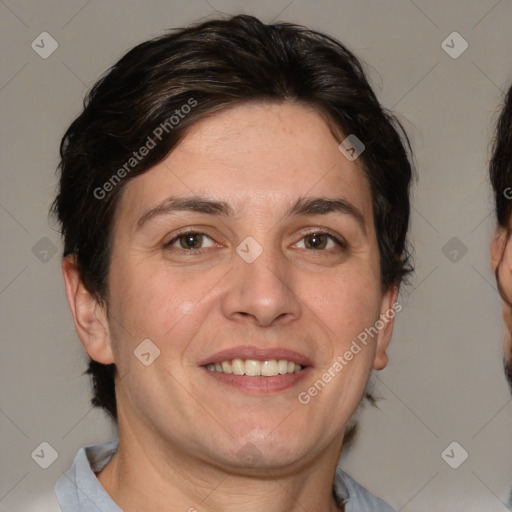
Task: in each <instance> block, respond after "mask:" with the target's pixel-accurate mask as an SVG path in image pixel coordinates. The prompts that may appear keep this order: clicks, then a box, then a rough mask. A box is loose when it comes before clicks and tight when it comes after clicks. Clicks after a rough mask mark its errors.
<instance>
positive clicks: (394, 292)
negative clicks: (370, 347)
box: [373, 284, 402, 370]
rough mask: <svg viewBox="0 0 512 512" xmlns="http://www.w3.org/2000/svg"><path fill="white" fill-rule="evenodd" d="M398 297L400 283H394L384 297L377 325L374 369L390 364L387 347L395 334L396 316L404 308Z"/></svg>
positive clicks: (380, 368)
mask: <svg viewBox="0 0 512 512" xmlns="http://www.w3.org/2000/svg"><path fill="white" fill-rule="evenodd" d="M397 299H398V285H396V284H393V285H391V286H390V288H389V289H388V291H387V292H386V293H385V294H384V296H383V297H382V307H381V312H380V319H379V320H378V321H377V325H376V326H377V327H378V328H379V334H378V335H377V349H376V353H375V359H374V361H373V369H374V370H382V369H383V368H385V367H386V366H387V364H388V355H387V349H388V345H389V342H390V341H391V336H392V335H393V327H394V323H395V316H396V314H397V313H398V312H400V311H401V310H402V305H401V304H399V303H398V302H397Z"/></svg>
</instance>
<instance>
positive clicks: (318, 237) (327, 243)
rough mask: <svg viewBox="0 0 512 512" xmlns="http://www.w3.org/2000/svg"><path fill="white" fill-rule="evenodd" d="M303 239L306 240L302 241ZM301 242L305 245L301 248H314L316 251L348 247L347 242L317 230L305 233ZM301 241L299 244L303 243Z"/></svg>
mask: <svg viewBox="0 0 512 512" xmlns="http://www.w3.org/2000/svg"><path fill="white" fill-rule="evenodd" d="M302 240H303V241H304V242H302ZM302 240H301V242H302V243H303V247H300V248H301V249H313V250H315V251H318V250H320V251H323V250H326V249H334V248H336V247H338V248H346V244H345V243H344V242H341V241H340V240H338V239H337V238H336V237H335V236H333V235H330V234H328V233H324V232H321V231H315V232H312V233H309V234H307V235H305V236H304V237H303V238H302ZM301 242H299V244H300V243H301Z"/></svg>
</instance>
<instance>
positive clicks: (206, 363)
mask: <svg viewBox="0 0 512 512" xmlns="http://www.w3.org/2000/svg"><path fill="white" fill-rule="evenodd" d="M199 366H200V367H201V368H203V369H204V370H205V371H206V373H207V375H208V376H209V377H210V378H213V379H215V380H216V381H217V382H219V383H221V384H222V385H226V386H231V387H236V388H237V389H238V390H240V391H244V392H246V393H249V394H255V395H262V394H269V393H276V392H279V391H283V390H286V389H288V388H291V387H293V386H295V385H296V384H297V383H298V382H299V381H301V380H303V378H304V377H305V376H306V375H307V374H309V373H310V370H311V369H312V367H313V365H312V362H311V361H310V360H309V359H308V358H307V357H306V356H304V355H302V354H299V353H297V352H294V351H291V350H287V349H262V348H258V347H237V348H234V349H228V350H223V351H221V352H218V353H217V354H215V355H213V356H211V357H209V358H208V359H206V360H203V361H201V362H200V363H199Z"/></svg>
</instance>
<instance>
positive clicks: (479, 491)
mask: <svg viewBox="0 0 512 512" xmlns="http://www.w3.org/2000/svg"><path fill="white" fill-rule="evenodd" d="M216 10H218V11H222V12H224V13H241V12H247V13H251V14H255V15H257V16H259V17H261V18H262V19H263V20H265V21H268V22H270V21H272V20H276V19H278V20H282V21H292V22H298V23H301V24H305V25H308V26H309V27H311V28H314V29H318V30H321V31H325V32H327V33H329V34H331V35H333V36H335V37H337V38H339V39H340V40H341V41H342V42H343V43H345V44H346V45H347V46H348V47H349V48H351V49H352V50H353V51H354V52H355V53H356V55H357V56H358V57H360V58H361V59H362V60H363V61H365V62H366V64H367V69H368V73H369V76H370V78H371V80H372V84H373V86H374V88H375V90H376V93H377V95H378V97H379V99H380V100H381V102H382V103H383V104H384V105H385V106H387V107H389V108H392V109H394V110H396V111H397V112H398V113H399V115H400V118H401V120H402V122H403V123H404V125H405V128H406V130H407V131H408V133H409V134H410V136H411V139H412V142H413V147H414V151H415V154H416V160H417V166H418V174H419V181H418V183H417V185H416V186H415V189H414V212H413V219H412V232H411V241H412V243H413V244H414V246H415V252H416V268H417V273H416V276H415V278H414V281H413V283H412V285H411V286H410V288H409V289H408V290H407V291H406V293H405V294H404V295H403V297H402V301H403V303H404V309H403V311H402V312H401V313H400V314H399V315H398V318H397V323H396V330H395V336H394V338H393V341H392V344H391V348H390V354H389V356H390V363H389V366H388V367H387V368H386V369H385V370H384V371H382V372H380V373H379V375H378V378H377V382H376V391H377V394H378V395H379V396H380V397H381V398H382V399H381V400H380V401H379V408H378V409H377V408H371V407H366V408H364V410H363V411H362V414H361V434H360V436H359V438H358V440H357V442H356V444H355V445H354V447H353V448H352V450H351V451H350V452H349V453H348V454H346V455H344V456H343V457H342V460H341V464H342V466H343V468H344V469H345V470H346V471H347V472H349V473H350V474H351V475H352V476H353V477H354V478H356V480H358V481H359V482H360V483H362V484H363V485H365V486H366V487H368V488H369V489H370V490H371V491H372V492H374V493H375V494H377V495H379V496H381V497H382V498H384V499H385V500H386V501H388V502H389V503H390V504H391V505H392V506H393V507H394V508H396V510H397V511H403V512H411V511H422V512H426V511H431V510H432V511H434V510H435V511H441V510H449V511H462V510H464V511H484V510H485V511H504V510H507V508H506V506H505V504H504V502H506V500H507V497H508V494H509V491H510V488H511V486H512V438H511V437H512V436H510V432H511V430H512V405H511V403H510V402H511V397H510V393H509V389H508V387H507V384H506V382H505V379H504V377H503V372H502V363H501V343H502V336H503V330H502V326H501V317H500V303H499V298H498V295H497V292H496V287H495V285H494V280H493V276H492V274H491V272H490V268H489V258H488V246H489V240H490V237H491V234H492V230H493V223H494V217H493V214H492V207H491V197H490V193H489V187H488V180H487V176H486V166H487V162H488V158H489V141H490V138H491V135H492V131H493V124H494V122H495V120H496V112H497V110H498V108H499V105H500V101H501V98H502V94H503V91H504V89H505V87H506V86H507V85H508V84H509V83H511V82H512V51H511V50H512V30H511V28H510V27H511V22H512V2H511V1H510V0H501V1H496V0H479V1H476V0H474V1H472V2H468V1H450V2H446V1H441V0H436V1H430V2H427V1H422V0H415V1H414V2H413V1H412V0H394V1H388V2H382V1H377V0H375V1H362V2H355V1H354V2H343V1H334V0H322V1H315V2H308V1H305V0H292V1H290V0H281V1H277V0H273V1H270V0H264V1H260V2H248V1H234V0H189V1H187V3H186V4H184V3H178V2H175V1H163V0H161V1H153V2H142V1H124V2H121V1H120V0H110V1H109V2H99V1H98V0H90V1H86V0H85V1H84V0H76V1H66V2H64V1H56V0H54V1H46V2H36V1H35V0H1V1H0V16H1V18H0V20H1V21H0V38H1V52H0V58H1V62H0V65H1V66H0V69H1V78H0V109H1V119H2V127H1V130H2V132H1V141H2V166H1V171H0V172H1V173H2V187H1V190H0V229H1V234H2V235H1V236H2V245H1V247H2V249H1V251H2V266H1V271H0V307H1V326H2V332H1V339H2V344H1V350H2V356H1V365H2V372H1V383H0V433H1V437H0V439H1V444H0V461H1V469H0V509H1V510H3V511H15V510H16V511H17V510H24V511H27V510H29V505H28V503H29V502H30V501H31V498H33V497H34V496H35V495H37V494H42V495H43V494H44V493H45V492H52V488H53V485H54V483H55V481H56V480H57V478H58V477H59V476H60V474H61V473H62V471H64V470H66V469H67V468H68V467H69V466H70V464H71V462H72V460H73V457H74V455H75V453H76V451H77V450H78V448H79V447H81V446H84V445H86V444H94V443H98V442H102V441H106V440H108V439H111V438H113V437H115V431H114V430H113V428H112V427H111V425H110V424H109V423H108V421H107V420H106V418H105V417H104V416H103V415H102V413H101V412H98V411H96V410H93V409H92V408H91V406H90V404H89V399H90V391H89V382H88V378H87V377H86V376H84V375H82V373H83V371H84V370H85V368H86V365H85V361H86V358H85V356H84V351H83V349H82V347H81V344H80V342H79V340H78V337H77V336H76V334H75V332H74V328H73V324H72V320H71V315H70V313H69V311H68V306H67V303H66V301H65V296H64V289H63V280H62V277H61V273H60V261H59V260H60V258H59V256H60V250H61V245H60V239H59V234H58V232H57V231H56V229H55V226H54V225H52V223H51V222H49V221H48V219H47V210H48V206H49V204H50V202H51V200H52V197H53V194H54V190H55V184H56V178H55V167H56V165H57V162H58V151H57V150H58V144H59V142H60V138H61V136H62V135H63V132H64V130H65V128H66V127H67V126H68V124H69V123H70V122H71V121H72V119H73V118H74V117H75V116H76V115H77V114H78V113H79V112H80V109H81V101H82V98H83V96H84V94H85V92H86V90H87V89H88V88H89V87H90V86H91V85H92V84H93V83H94V81H95V80H96V79H97V78H98V76H99V75H100V74H101V73H103V72H104V71H105V70H106V69H107V68H108V67H109V66H110V65H112V64H113V63H114V62H115V61H117V60H118V58H119V57H120V56H121V54H122V53H124V52H125V51H126V50H127V49H129V48H130V47H132V46H133V45H135V44H137V43H139V42H142V41H143V40H146V39H148V38H149V37H151V36H154V35H157V34H160V33H161V32H162V30H164V29H167V28H172V27H179V26H183V25H187V24H189V23H191V22H193V21H197V20H199V19H201V18H207V17H209V16H212V15H214V14H215V11H216ZM454 31H456V32H458V33H459V34H460V35H461V36H462V37H463V38H464V40H465V41H467V43H468V45H469V46H468V48H467V50H466V51H465V52H464V53H462V54H461V55H460V56H459V57H458V58H452V56H450V55H449V54H448V53H447V52H446V51H445V50H444V49H443V47H442V46H441V44H442V42H443V41H444V40H445V39H446V38H447V37H448V36H449V35H450V34H451V33H452V32H454ZM42 32H48V33H49V34H51V36H52V37H53V38H54V39H55V40H56V41H57V43H58V49H57V50H56V51H55V52H54V53H53V54H52V55H51V56H49V57H48V58H47V59H43V58H41V57H40V56H39V54H38V53H36V51H34V50H33V49H32V48H31V43H32V41H34V40H36V42H37V41H40V38H39V39H37V38H38V36H39V34H41V33H42ZM445 44H448V45H449V46H453V48H452V49H451V51H452V53H453V52H454V51H458V50H460V49H461V48H462V46H461V45H460V41H457V40H456V39H453V37H452V38H451V39H450V38H449V39H448V41H447V43H445ZM45 48H49V46H48V41H47V44H46V45H45ZM453 237H455V240H451V239H452V238H453ZM41 239H42V240H41ZM450 240H451V241H450ZM446 244H448V245H446ZM57 248H58V252H56V253H55V254H54V252H55V251H56V250H57ZM465 248H466V249H467V253H465V254H464V251H465ZM454 251H455V252H454ZM43 441H46V442H48V443H49V444H50V445H51V446H52V447H53V448H54V449H55V450H56V451H57V453H58V458H57V459H56V460H55V462H54V463H53V464H52V465H51V466H50V467H49V468H48V469H42V468H41V467H39V465H38V464H36V462H35V461H34V460H33V458H32V457H31V453H32V452H33V451H34V450H35V449H36V448H37V447H38V446H39V445H40V443H41V442H43ZM453 441H456V442H457V443H459V445H460V446H461V447H463V449H464V450H466V451H467V452H468V454H469V456H468V458H467V460H466V461H465V462H464V463H463V464H462V465H460V467H458V469H452V468H451V467H450V466H449V465H448V464H447V463H446V462H445V460H443V458H442V456H441V454H442V452H443V450H445V448H446V447H448V445H450V443H452V442H453ZM448 453H449V455H450V460H451V462H452V464H454V463H456V462H460V456H461V455H460V454H461V453H463V452H462V451H461V449H460V448H459V447H456V448H455V449H454V451H453V452H452V451H450V450H449V451H448ZM37 510H38V511H40V512H41V511H42V510H43V507H41V506H39V508H38V509H37Z"/></svg>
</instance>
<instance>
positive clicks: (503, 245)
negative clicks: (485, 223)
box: [491, 227, 512, 388]
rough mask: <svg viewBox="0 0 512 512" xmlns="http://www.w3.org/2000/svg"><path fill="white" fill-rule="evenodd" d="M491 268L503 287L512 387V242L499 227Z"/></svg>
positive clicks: (506, 355) (506, 362) (506, 356)
mask: <svg viewBox="0 0 512 512" xmlns="http://www.w3.org/2000/svg"><path fill="white" fill-rule="evenodd" d="M491 268H492V271H493V273H496V271H497V277H498V279H499V284H500V286H501V289H502V299H503V298H504V299H506V300H503V301H502V316H503V323H504V325H505V336H504V337H503V352H504V365H505V370H506V371H505V374H506V376H507V379H508V381H509V385H510V387H511V388H512V243H510V240H509V239H508V232H507V230H506V229H505V228H504V227H499V228H498V229H497V230H496V232H495V234H494V237H493V239H492V241H491Z"/></svg>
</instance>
